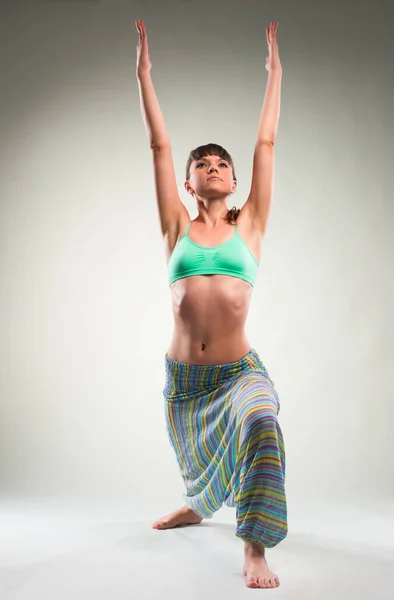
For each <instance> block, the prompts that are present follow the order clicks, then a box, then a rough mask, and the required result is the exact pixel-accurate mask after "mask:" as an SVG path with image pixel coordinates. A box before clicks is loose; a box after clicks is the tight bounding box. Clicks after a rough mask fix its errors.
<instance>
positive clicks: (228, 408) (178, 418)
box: [163, 348, 287, 548]
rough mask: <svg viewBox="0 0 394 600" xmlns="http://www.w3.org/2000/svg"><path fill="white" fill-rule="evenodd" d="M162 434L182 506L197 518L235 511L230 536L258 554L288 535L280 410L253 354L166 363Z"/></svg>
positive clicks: (270, 386) (276, 399)
mask: <svg viewBox="0 0 394 600" xmlns="http://www.w3.org/2000/svg"><path fill="white" fill-rule="evenodd" d="M165 368H166V384H165V387H164V390H163V395H164V400H165V402H164V406H165V417H166V425H167V432H168V435H169V440H170V443H171V446H172V447H173V449H174V451H175V455H176V458H177V461H178V465H179V468H180V472H181V475H182V478H183V481H184V484H185V487H186V493H185V494H184V499H185V503H186V505H187V506H188V507H189V508H191V509H192V510H193V511H194V512H195V513H196V514H198V515H199V516H201V517H204V518H206V519H207V518H208V519H209V518H210V517H212V515H213V513H214V512H215V511H217V510H219V508H220V507H221V506H222V505H223V503H224V504H226V505H227V506H232V507H236V517H237V527H236V533H235V535H236V536H237V537H239V538H241V539H242V540H244V541H248V542H256V543H258V544H261V545H262V546H264V547H267V548H272V547H273V546H276V545H277V544H278V543H279V542H280V541H281V540H283V539H284V538H285V537H286V535H287V508H286V495H285V448H284V443H283V436H282V431H281V428H280V426H279V423H278V419H277V416H278V413H279V410H280V402H279V397H278V394H277V393H276V391H275V389H274V384H273V382H272V380H271V379H270V377H269V375H268V372H267V370H266V368H265V366H264V364H263V363H262V361H261V360H260V357H259V355H258V354H257V352H256V350H254V349H253V348H251V349H250V351H249V352H248V354H247V355H246V356H244V357H243V358H241V359H240V360H238V361H236V362H232V363H226V364H223V365H194V364H189V363H182V362H178V361H176V360H173V359H171V358H169V357H168V355H167V354H166V356H165Z"/></svg>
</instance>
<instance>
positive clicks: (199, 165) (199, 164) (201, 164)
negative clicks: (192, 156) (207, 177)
mask: <svg viewBox="0 0 394 600" xmlns="http://www.w3.org/2000/svg"><path fill="white" fill-rule="evenodd" d="M204 164H205V163H198V164H197V165H196V169H198V167H201V166H203V165H204Z"/></svg>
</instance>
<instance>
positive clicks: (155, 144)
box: [136, 21, 186, 235]
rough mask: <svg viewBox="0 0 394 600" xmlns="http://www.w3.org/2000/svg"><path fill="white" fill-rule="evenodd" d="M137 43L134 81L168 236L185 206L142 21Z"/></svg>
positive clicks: (138, 23) (163, 224)
mask: <svg viewBox="0 0 394 600" xmlns="http://www.w3.org/2000/svg"><path fill="white" fill-rule="evenodd" d="M136 27H137V31H138V33H139V40H138V46H137V80H138V87H139V92H140V103H141V114H142V119H143V121H144V124H145V129H146V132H147V134H148V138H149V142H150V147H151V149H152V153H153V165H154V176H155V185H156V197H157V203H158V208H159V215H160V222H161V230H162V234H163V235H165V234H167V233H168V230H169V229H174V227H176V225H177V224H178V223H179V220H180V217H181V215H182V214H183V212H184V211H186V208H185V206H184V205H183V204H182V202H181V199H180V197H179V194H178V188H177V184H176V177H175V170H174V164H173V160H172V150H171V143H170V138H169V136H168V133H167V130H166V126H165V123H164V118H163V115H162V112H161V110H160V105H159V101H158V99H157V96H156V92H155V89H154V87H153V82H152V77H151V73H150V70H151V68H152V65H151V62H150V60H149V53H148V39H147V35H146V30H145V25H144V22H143V21H137V22H136Z"/></svg>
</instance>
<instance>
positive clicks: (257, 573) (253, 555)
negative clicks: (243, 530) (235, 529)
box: [243, 542, 280, 588]
mask: <svg viewBox="0 0 394 600" xmlns="http://www.w3.org/2000/svg"><path fill="white" fill-rule="evenodd" d="M244 550H245V565H244V571H243V573H244V576H245V577H246V586H247V587H250V588H258V587H260V588H276V587H279V585H280V582H279V577H278V576H277V575H275V573H273V572H272V571H270V570H269V568H268V565H267V561H266V560H265V549H264V548H263V546H259V544H254V543H252V542H245V548H244Z"/></svg>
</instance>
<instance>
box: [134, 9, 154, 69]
mask: <svg viewBox="0 0 394 600" xmlns="http://www.w3.org/2000/svg"><path fill="white" fill-rule="evenodd" d="M135 26H136V27H137V31H138V33H139V39H138V45H137V75H141V74H142V73H147V72H149V71H150V70H151V68H152V63H151V61H150V58H149V50H148V36H147V34H146V29H145V24H144V22H143V21H142V19H139V20H138V21H136V22H135Z"/></svg>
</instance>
